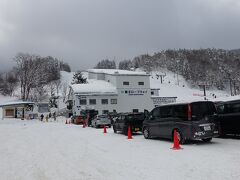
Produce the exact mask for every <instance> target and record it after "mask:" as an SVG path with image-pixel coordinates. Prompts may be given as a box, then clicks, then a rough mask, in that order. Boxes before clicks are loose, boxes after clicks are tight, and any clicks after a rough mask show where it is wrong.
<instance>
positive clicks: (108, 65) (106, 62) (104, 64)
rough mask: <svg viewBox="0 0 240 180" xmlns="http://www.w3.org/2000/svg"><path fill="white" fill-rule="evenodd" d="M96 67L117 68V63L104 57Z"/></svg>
mask: <svg viewBox="0 0 240 180" xmlns="http://www.w3.org/2000/svg"><path fill="white" fill-rule="evenodd" d="M94 68H95V69H116V63H115V61H110V60H109V59H104V60H102V61H100V62H99V63H98V64H97V65H96V66H95V67H94Z"/></svg>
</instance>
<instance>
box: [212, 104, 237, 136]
mask: <svg viewBox="0 0 240 180" xmlns="http://www.w3.org/2000/svg"><path fill="white" fill-rule="evenodd" d="M216 107H217V112H218V118H217V122H218V124H219V132H220V135H221V136H224V135H226V134H234V135H236V134H240V100H232V101H225V102H217V103H216Z"/></svg>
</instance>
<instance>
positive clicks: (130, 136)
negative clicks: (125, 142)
mask: <svg viewBox="0 0 240 180" xmlns="http://www.w3.org/2000/svg"><path fill="white" fill-rule="evenodd" d="M128 139H132V131H131V127H130V126H128Z"/></svg>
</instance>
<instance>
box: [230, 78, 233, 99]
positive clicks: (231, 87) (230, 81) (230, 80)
mask: <svg viewBox="0 0 240 180" xmlns="http://www.w3.org/2000/svg"><path fill="white" fill-rule="evenodd" d="M229 83H230V94H231V96H233V92H232V80H231V79H229Z"/></svg>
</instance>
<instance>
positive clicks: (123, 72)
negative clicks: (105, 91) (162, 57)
mask: <svg viewBox="0 0 240 180" xmlns="http://www.w3.org/2000/svg"><path fill="white" fill-rule="evenodd" d="M88 72H91V73H104V74H111V75H138V76H139V75H140V76H148V74H146V72H140V71H127V70H120V69H88Z"/></svg>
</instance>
